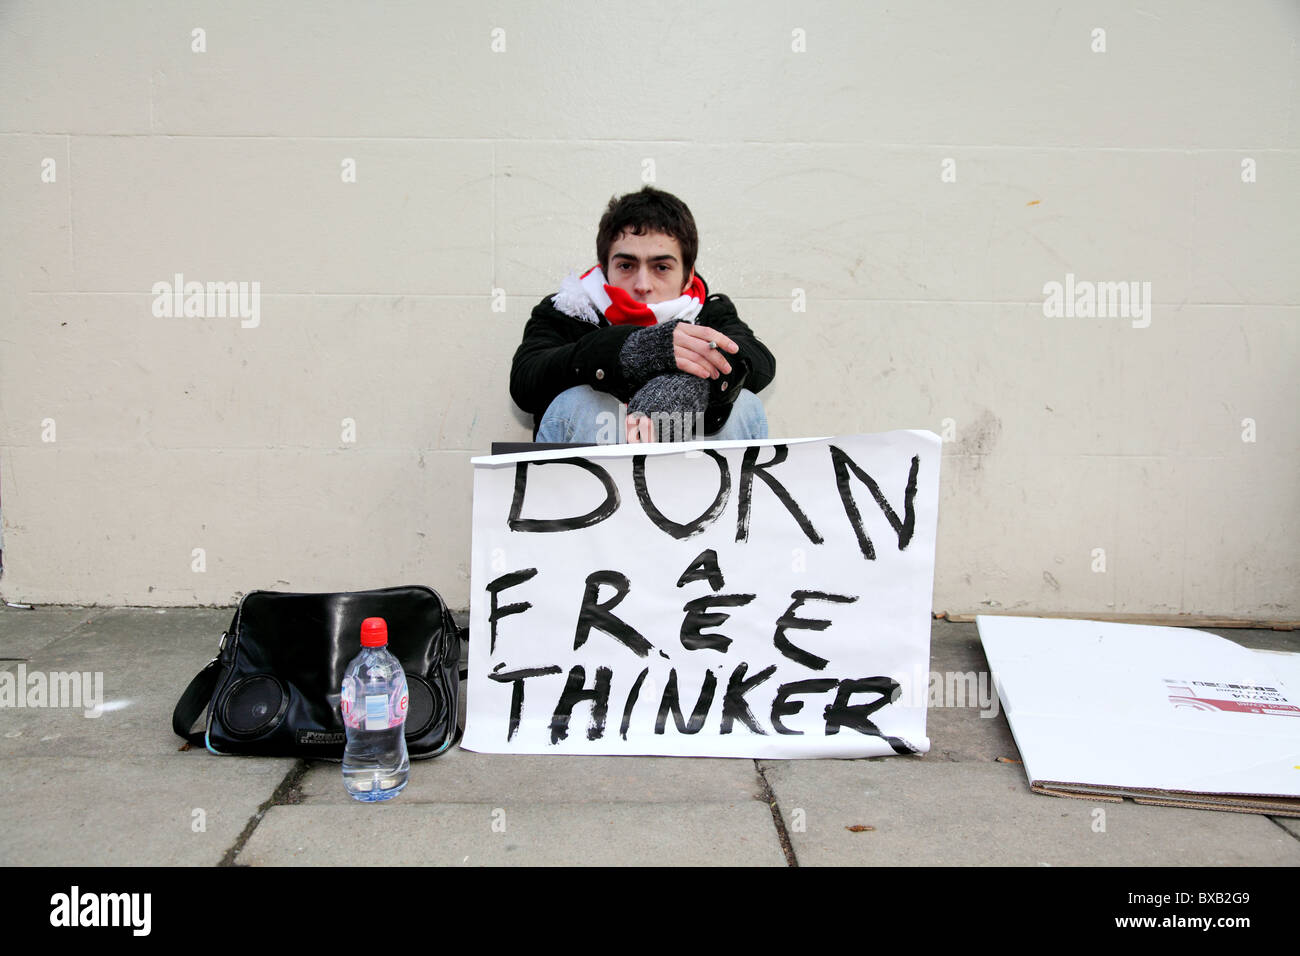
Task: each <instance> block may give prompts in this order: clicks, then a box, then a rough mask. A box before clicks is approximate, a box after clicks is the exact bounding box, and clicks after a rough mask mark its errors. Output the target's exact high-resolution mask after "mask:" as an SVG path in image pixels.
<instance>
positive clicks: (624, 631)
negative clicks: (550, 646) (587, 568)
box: [573, 571, 651, 657]
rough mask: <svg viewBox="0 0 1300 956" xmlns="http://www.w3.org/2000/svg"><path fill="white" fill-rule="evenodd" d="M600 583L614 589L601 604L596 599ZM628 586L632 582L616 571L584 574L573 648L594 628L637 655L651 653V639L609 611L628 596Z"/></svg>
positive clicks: (579, 644)
mask: <svg viewBox="0 0 1300 956" xmlns="http://www.w3.org/2000/svg"><path fill="white" fill-rule="evenodd" d="M602 584H608V585H611V586H612V587H613V588H614V592H615V593H614V596H613V597H611V598H610V599H609V600H608V601H606V602H605V603H604V604H601V603H599V602H598V601H597V600H596V598H597V597H598V596H599V595H600V586H601V585H602ZM631 587H632V582H631V581H629V580H628V579H627V576H626V575H623V574H619V573H618V572H617V571H592V572H591V574H589V575H587V590H586V591H585V592H584V593H583V595H582V607H581V609H580V610H579V611H578V627H577V629H576V630H575V631H574V632H573V649H574V650H575V651H576V650H577V649H578V648H580V647H581V646H582V645H583V644H585V643H587V637H588V636H589V635H590V634H591V629H592V628H593V627H594V628H598V629H599V630H602V631H604V632H605V633H606V634H608V635H609V636H610V637H612V638H614V639H615V640H617V641H621V642H622V643H623V644H624V645H625V646H626V647H627V648H628V650H630V651H631V652H632V653H633V654H635V655H636V656H637V657H645V656H646V655H647V654H649V653H650V647H651V644H650V642H649V641H647V640H646V639H645V638H644V637H642V636H641V634H640V632H638V631H637V629H636V628H634V627H633V626H632V625H631V624H628V623H627V621H624V620H623V619H622V618H620V617H618V616H616V615H615V614H614V612H613V610H612V609H613V608H616V607H618V605H619V602H620V601H622V600H623V598H625V597H627V592H628V591H629V590H630V589H631Z"/></svg>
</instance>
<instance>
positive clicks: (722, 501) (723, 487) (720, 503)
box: [632, 448, 731, 540]
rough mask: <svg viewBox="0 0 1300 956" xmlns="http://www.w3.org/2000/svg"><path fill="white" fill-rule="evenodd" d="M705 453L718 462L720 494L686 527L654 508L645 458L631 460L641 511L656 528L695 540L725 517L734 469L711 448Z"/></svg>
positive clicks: (676, 536)
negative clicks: (719, 517) (646, 473)
mask: <svg viewBox="0 0 1300 956" xmlns="http://www.w3.org/2000/svg"><path fill="white" fill-rule="evenodd" d="M703 451H704V454H706V455H708V456H709V457H710V458H712V459H713V460H714V461H716V462H717V463H718V495H717V497H716V498H714V499H713V504H711V505H709V507H708V508H706V509H705V510H704V514H702V515H700V516H699V517H698V518H696V519H695V520H694V521H690V522H687V523H686V524H678V523H677V522H676V521H672V520H670V519H669V518H666V517H665V516H664V514H663V512H661V511H660V510H659V509H658V508H656V507H655V504H654V502H653V501H651V500H650V489H649V488H648V487H647V486H646V481H645V460H646V456H645V455H637V456H635V457H634V458H633V459H632V484H633V485H634V486H635V487H636V497H637V500H638V501H640V502H641V509H642V510H643V511H644V512H645V513H646V517H647V518H649V519H650V520H651V521H653V522H654V524H655V527H657V528H658V529H659V530H660V531H663V532H666V533H667V534H670V535H672V536H673V537H674V538H677V539H678V540H684V539H686V538H691V537H694V536H695V535H697V534H699V533H700V532H701V531H703V530H704V529H705V528H707V527H708V526H709V525H711V524H713V522H715V521H717V520H718V515H720V514H722V510H723V509H724V508H726V507H727V499H728V498H730V497H731V468H730V467H729V466H728V465H727V459H725V458H723V457H722V456H721V455H719V454H718V453H717V452H716V451H713V450H712V449H710V448H705V449H703Z"/></svg>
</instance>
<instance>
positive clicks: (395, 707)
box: [341, 617, 411, 803]
mask: <svg viewBox="0 0 1300 956" xmlns="http://www.w3.org/2000/svg"><path fill="white" fill-rule="evenodd" d="M407 704H408V700H407V693H406V675H405V674H404V673H403V672H402V665H401V664H399V663H398V662H397V658H396V657H394V656H393V655H392V654H391V653H390V652H389V650H388V622H387V621H385V620H384V619H383V618H382V617H368V618H366V619H365V620H364V621H362V622H361V653H360V654H358V655H357V656H356V657H354V658H353V659H352V663H351V664H349V665H348V669H347V670H346V671H345V672H344V674H343V702H342V704H341V708H342V710H343V728H344V730H345V732H346V733H347V737H348V744H347V748H346V749H345V750H344V751H343V786H345V787H347V790H348V793H350V794H352V796H353V797H355V798H356V799H358V800H364V801H366V802H367V803H372V802H374V801H377V800H391V799H392V798H393V797H395V796H397V795H398V794H399V793H401V792H402V788H403V787H405V786H406V779H407V777H408V776H409V774H410V772H411V761H410V758H409V757H408V756H407V754H406V736H405V731H406V708H407Z"/></svg>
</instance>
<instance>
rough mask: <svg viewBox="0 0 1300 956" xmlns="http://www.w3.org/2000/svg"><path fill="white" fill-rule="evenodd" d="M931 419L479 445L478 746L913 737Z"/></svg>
mask: <svg viewBox="0 0 1300 956" xmlns="http://www.w3.org/2000/svg"><path fill="white" fill-rule="evenodd" d="M939 449H940V442H939V438H938V436H936V435H934V434H933V433H931V432H928V431H895V432H888V433H884V434H879V435H852V436H846V437H841V438H831V439H810V440H803V441H787V442H773V441H763V442H700V443H694V444H684V445H631V446H629V445H622V446H606V447H591V448H583V449H579V450H573V449H570V450H562V451H551V452H534V453H529V454H524V455H499V456H495V457H487V458H477V459H475V460H474V467H475V471H474V545H473V567H472V579H471V595H472V596H471V609H470V634H471V639H470V657H469V682H468V687H467V695H468V717H467V725H466V730H465V737H464V741H463V744H462V746H464V747H466V748H467V749H470V750H476V751H480V752H487V753H562V754H677V755H693V756H724V757H866V756H880V755H885V754H892V753H924V752H926V751H927V750H928V749H929V746H930V742H929V740H928V739H927V738H926V736H925V706H926V701H927V693H928V683H927V682H928V675H929V653H930V621H931V607H930V602H931V593H932V588H933V581H934V543H935V526H936V520H937V510H938V497H939V458H940V455H939Z"/></svg>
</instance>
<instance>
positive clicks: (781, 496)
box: [714, 445, 825, 590]
mask: <svg viewBox="0 0 1300 956" xmlns="http://www.w3.org/2000/svg"><path fill="white" fill-rule="evenodd" d="M758 449H759V446H757V445H755V446H753V447H751V448H746V449H745V457H744V458H743V459H741V462H740V488H739V491H738V495H737V501H738V506H737V509H736V540H737V541H748V540H749V505H750V498H751V496H752V493H753V489H754V476H755V475H757V476H758V477H759V478H762V479H763V483H764V484H766V485H767V487H768V488H770V489H772V494H774V495H776V497H777V500H778V501H780V502H781V504H783V505H785V510H786V511H788V512H790V514H791V515H792V516H793V517H794V520H795V521H796V522H797V523H798V525H799V530H801V531H802V532H803V533H804V534H805V535H807V536H808V540H809V541H811V542H812V543H813V544H821V543H822V542H823V540H825V539H823V538H822V536H821V535H820V534H818V533H817V529H816V528H814V527H813V523H812V522H811V521H810V520H809V519H808V516H807V515H806V514H804V513H803V509H802V508H800V507H799V505H798V504H797V503H796V502H795V500H794V498H793V497H792V496H791V494H790V492H789V491H787V490H786V487H785V485H783V484H781V482H779V481H777V480H776V479H775V478H774V477H772V476H771V475H769V474H768V473H767V470H768V469H769V468H775V467H776V466H777V465H779V464H781V462H783V461H785V460H786V458H787V457H788V456H789V454H790V449H789V448H787V447H786V446H785V445H773V446H772V460H771V461H769V462H768V463H767V464H765V465H760V464H758V463H757V462H758ZM714 590H717V589H716V588H715V589H714Z"/></svg>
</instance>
